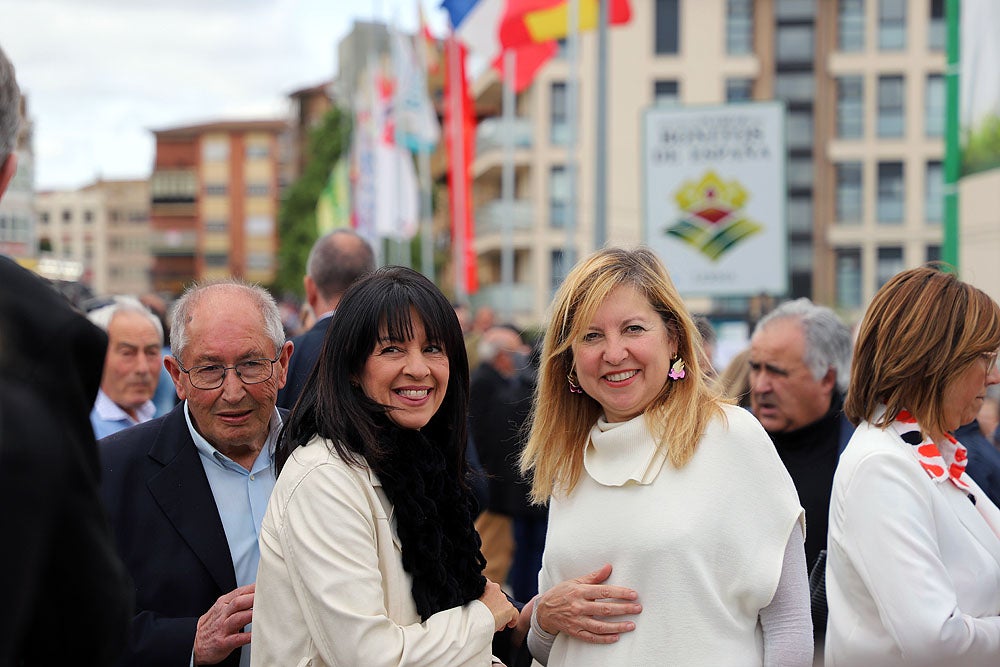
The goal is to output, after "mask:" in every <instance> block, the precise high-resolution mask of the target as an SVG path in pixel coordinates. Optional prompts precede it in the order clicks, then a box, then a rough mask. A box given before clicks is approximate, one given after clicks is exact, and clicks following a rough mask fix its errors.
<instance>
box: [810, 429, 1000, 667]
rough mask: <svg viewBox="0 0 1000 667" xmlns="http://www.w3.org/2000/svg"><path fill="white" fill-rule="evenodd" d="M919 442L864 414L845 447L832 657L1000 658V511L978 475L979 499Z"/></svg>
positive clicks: (862, 662)
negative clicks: (935, 469) (941, 473)
mask: <svg viewBox="0 0 1000 667" xmlns="http://www.w3.org/2000/svg"><path fill="white" fill-rule="evenodd" d="M911 448H912V445H909V444H907V443H906V442H904V441H903V440H902V438H900V437H899V436H898V435H897V434H896V433H895V432H894V431H893V430H891V429H888V430H882V429H879V428H877V427H874V426H871V425H870V424H868V423H862V424H861V425H860V426H859V427H858V429H857V431H855V433H854V436H853V437H852V438H851V441H850V442H849V443H848V445H847V449H846V450H845V451H844V453H843V455H842V456H841V458H840V463H839V465H838V467H837V472H836V474H835V475H834V478H833V496H832V498H831V499H830V533H829V537H828V550H829V551H828V560H827V570H826V593H827V602H828V605H829V620H828V623H827V634H826V664H827V665H828V667H840V666H849V667H869V666H871V667H881V666H883V665H928V666H930V665H935V666H937V665H949V666H952V667H957V666H962V665H1000V538H998V537H997V532H996V530H997V529H1000V510H998V509H997V507H996V506H995V505H993V503H991V502H990V499H989V498H988V497H987V496H986V494H985V493H983V491H982V490H981V489H980V488H979V486H978V485H976V483H975V482H974V481H972V480H971V479H969V477H968V475H966V476H965V478H964V479H965V480H966V481H968V482H969V486H970V487H971V492H972V494H973V495H974V496H975V499H976V504H975V505H974V504H973V503H972V502H971V500H970V499H969V497H968V494H967V493H966V492H964V491H962V490H960V489H958V488H957V487H956V486H955V485H954V484H952V483H951V482H949V481H947V480H945V481H943V482H935V481H934V480H932V479H931V478H930V477H929V476H928V475H927V473H926V472H924V470H923V469H922V468H921V467H920V464H919V463H918V461H917V460H916V458H915V457H914V455H913V453H912V452H911V451H910V449H911ZM984 517H985V518H984ZM991 524H992V527H991Z"/></svg>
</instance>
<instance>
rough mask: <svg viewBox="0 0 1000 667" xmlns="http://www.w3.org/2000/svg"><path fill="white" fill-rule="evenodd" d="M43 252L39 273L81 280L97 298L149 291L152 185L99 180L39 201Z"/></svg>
mask: <svg viewBox="0 0 1000 667" xmlns="http://www.w3.org/2000/svg"><path fill="white" fill-rule="evenodd" d="M35 214H36V216H37V219H38V226H37V234H38V239H39V246H40V248H41V253H40V258H39V263H38V266H37V270H38V272H39V273H41V274H42V275H45V276H46V277H48V278H52V279H60V280H70V281H73V280H78V281H80V282H81V283H83V284H84V285H86V286H87V287H89V288H90V289H91V290H92V291H93V292H94V293H95V294H97V295H108V294H143V293H145V292H147V291H149V289H150V285H151V283H150V266H151V263H152V257H151V255H150V247H149V235H150V234H149V232H150V221H149V184H148V182H147V181H145V180H120V181H105V180H100V181H97V182H95V183H93V184H91V185H88V186H86V187H83V188H80V189H77V190H60V191H49V192H41V193H39V194H38V195H37V196H36V198H35Z"/></svg>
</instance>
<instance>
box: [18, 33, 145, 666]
mask: <svg viewBox="0 0 1000 667" xmlns="http://www.w3.org/2000/svg"><path fill="white" fill-rule="evenodd" d="M19 118H20V93H19V91H18V87H17V84H16V82H15V80H14V68H13V66H12V65H11V64H10V61H9V60H8V59H7V57H6V56H5V55H4V53H3V51H2V50H0V196H2V195H3V192H4V190H5V189H6V186H7V184H8V183H9V182H10V180H11V178H12V177H13V175H14V171H15V170H16V167H17V159H16V156H15V155H14V145H15V140H16V135H17V129H18V120H19ZM0 285H2V287H0V507H2V508H3V509H2V510H0V539H2V540H3V548H0V591H3V606H4V613H3V621H2V622H0V666H3V667H6V666H7V665H27V666H30V665H70V664H84V663H86V664H88V665H109V664H111V662H112V661H113V660H114V659H115V658H116V657H117V655H118V654H119V653H120V651H121V649H122V647H123V646H124V644H125V639H126V634H127V630H128V619H129V617H130V615H131V609H132V595H131V586H130V582H129V581H128V576H127V575H126V573H125V568H124V567H123V566H122V563H121V561H120V560H119V559H118V556H117V555H116V554H115V550H114V542H113V540H112V537H111V530H110V528H109V526H108V520H107V516H106V515H105V514H104V510H103V508H102V507H101V503H100V499H99V497H98V493H97V487H98V464H97V448H96V446H95V444H94V432H93V430H92V429H91V427H90V419H89V414H90V408H91V406H92V405H93V403H94V399H95V398H96V396H97V389H98V387H99V386H100V383H101V369H102V367H103V365H104V353H105V350H107V344H108V342H107V336H105V335H104V333H103V332H102V331H101V330H100V329H98V328H97V327H95V326H94V325H92V324H91V323H90V322H88V321H87V319H86V318H85V317H84V316H83V315H82V314H81V313H78V312H76V311H74V310H73V309H72V308H71V307H70V305H69V303H68V302H67V301H66V299H65V298H63V297H62V296H61V295H59V294H58V293H57V292H56V291H55V290H54V289H52V288H51V287H50V286H49V285H46V284H45V283H44V282H43V281H42V280H41V279H39V278H38V277H37V276H35V275H33V274H32V273H31V272H30V271H27V270H26V269H23V268H22V267H20V266H18V265H17V264H15V263H14V262H13V261H11V260H10V259H8V258H6V257H0Z"/></svg>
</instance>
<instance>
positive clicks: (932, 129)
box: [924, 74, 945, 137]
mask: <svg viewBox="0 0 1000 667" xmlns="http://www.w3.org/2000/svg"><path fill="white" fill-rule="evenodd" d="M944 97H945V92H944V77H943V76H942V75H940V74H928V75H927V86H926V87H925V88H924V133H925V134H926V135H927V136H928V137H943V136H944V116H945V99H944Z"/></svg>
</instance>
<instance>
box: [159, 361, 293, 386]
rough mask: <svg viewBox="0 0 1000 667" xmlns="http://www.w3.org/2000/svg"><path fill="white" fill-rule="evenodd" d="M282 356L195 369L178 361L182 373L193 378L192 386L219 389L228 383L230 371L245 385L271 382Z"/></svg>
mask: <svg viewBox="0 0 1000 667" xmlns="http://www.w3.org/2000/svg"><path fill="white" fill-rule="evenodd" d="M280 356H281V352H278V356H276V357H275V358H274V359H248V360H246V361H241V362H240V363H238V364H235V365H233V366H221V365H219V364H212V365H210V366H195V367H194V368H184V365H183V364H181V361H180V359H178V360H177V365H178V366H180V369H181V372H182V373H187V374H188V377H189V378H191V384H192V385H194V387H195V388H196V389H218V388H219V387H221V386H222V383H223V382H225V381H226V371H229V370H233V371H236V377H238V378H239V379H240V380H241V381H242V382H243V384H260V383H261V382H266V381H267V380H270V379H271V375H273V374H274V362H276V361H277V360H278V358H279V357H280Z"/></svg>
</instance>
